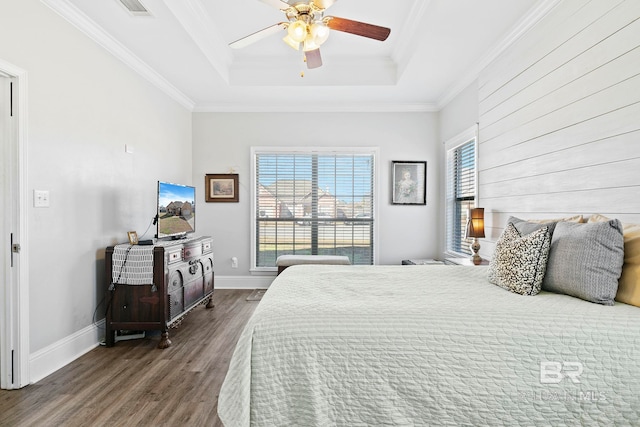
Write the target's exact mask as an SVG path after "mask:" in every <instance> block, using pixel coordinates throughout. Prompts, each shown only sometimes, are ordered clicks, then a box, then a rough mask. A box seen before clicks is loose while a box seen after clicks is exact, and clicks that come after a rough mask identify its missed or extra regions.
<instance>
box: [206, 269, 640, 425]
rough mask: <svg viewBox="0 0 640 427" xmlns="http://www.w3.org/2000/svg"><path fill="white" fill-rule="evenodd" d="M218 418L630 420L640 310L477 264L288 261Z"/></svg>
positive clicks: (236, 361)
mask: <svg viewBox="0 0 640 427" xmlns="http://www.w3.org/2000/svg"><path fill="white" fill-rule="evenodd" d="M218 413H219V416H220V419H221V420H222V421H223V423H224V424H225V426H227V427H233V426H249V425H251V426H333V425H339V426H373V425H376V426H378V425H401V426H414V425H469V426H476V425H638V422H639V420H640V308H638V307H634V306H632V305H627V304H623V303H619V302H616V303H615V304H614V305H612V306H605V305H601V304H594V303H592V302H587V301H584V300H581V299H579V298H575V297H572V296H567V295H560V294H556V293H550V292H545V291H541V292H540V293H539V294H538V295H536V296H535V297H530V296H523V295H518V294H515V293H513V292H508V291H506V290H505V289H502V288H501V287H498V286H495V285H493V284H491V283H489V282H488V281H487V267H461V266H444V265H442V266H440V265H433V266H319V265H318V266H304V265H300V266H294V267H291V268H289V269H287V270H286V271H285V272H283V273H282V274H281V275H280V276H278V277H277V278H276V279H275V281H274V282H273V284H272V285H271V287H270V288H269V290H268V291H267V292H266V294H265V296H264V298H263V300H262V301H261V302H260V304H259V306H258V307H257V308H256V311H255V313H254V315H253V317H252V318H251V319H250V321H249V322H248V324H247V325H246V328H245V329H244V331H243V333H242V335H241V337H240V338H239V341H238V344H237V347H236V349H235V353H234V355H233V358H232V360H231V363H230V368H229V371H228V374H227V377H226V379H225V382H224V385H223V387H222V389H221V392H220V396H219V400H218Z"/></svg>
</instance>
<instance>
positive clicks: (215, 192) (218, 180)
mask: <svg viewBox="0 0 640 427" xmlns="http://www.w3.org/2000/svg"><path fill="white" fill-rule="evenodd" d="M204 200H205V201H206V202H238V201H239V197H238V174H237V173H219V174H212V173H209V174H206V175H205V177H204Z"/></svg>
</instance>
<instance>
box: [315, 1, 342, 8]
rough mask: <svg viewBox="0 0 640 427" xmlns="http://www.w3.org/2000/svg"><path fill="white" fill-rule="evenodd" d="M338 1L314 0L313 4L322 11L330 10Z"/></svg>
mask: <svg viewBox="0 0 640 427" xmlns="http://www.w3.org/2000/svg"><path fill="white" fill-rule="evenodd" d="M336 1H337V0H313V4H314V5H316V7H318V8H320V9H328V8H329V7H330V6H332V5H333V4H334V3H335V2H336Z"/></svg>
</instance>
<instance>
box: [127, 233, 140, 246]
mask: <svg viewBox="0 0 640 427" xmlns="http://www.w3.org/2000/svg"><path fill="white" fill-rule="evenodd" d="M127 236H129V244H130V245H137V244H138V233H136V232H135V231H128V232H127Z"/></svg>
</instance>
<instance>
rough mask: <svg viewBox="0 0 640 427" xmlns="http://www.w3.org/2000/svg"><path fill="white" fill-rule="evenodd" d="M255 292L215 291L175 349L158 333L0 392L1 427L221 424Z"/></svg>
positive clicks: (182, 330) (174, 336) (181, 331)
mask: <svg viewBox="0 0 640 427" xmlns="http://www.w3.org/2000/svg"><path fill="white" fill-rule="evenodd" d="M250 293H251V290H226V289H220V290H216V291H215V292H214V296H213V300H214V304H215V308H213V309H210V310H207V309H205V308H204V307H198V308H196V309H195V310H193V311H192V312H191V313H190V314H189V315H188V316H187V317H186V319H185V320H184V321H183V322H182V324H181V325H180V327H179V328H177V329H172V330H170V331H169V337H170V339H171V341H172V342H173V345H172V346H171V347H169V348H167V349H165V350H159V349H157V348H156V345H157V344H158V340H159V339H160V336H159V334H156V333H153V332H152V333H148V334H147V336H146V337H145V338H143V339H137V340H131V341H121V342H118V343H116V345H115V346H114V347H111V348H106V347H103V346H100V347H98V348H95V349H93V350H92V351H90V352H89V353H87V354H85V355H84V356H82V357H80V358H79V359H77V360H75V361H73V362H72V363H70V364H69V365H67V366H65V367H64V368H62V369H60V370H59V371H57V372H55V373H53V374H51V375H49V376H48V377H46V378H44V379H42V380H41V381H39V382H38V383H37V384H33V385H30V386H27V387H25V388H23V389H20V390H0V425H1V426H20V427H23V426H65V427H75V426H178V425H180V426H182V425H189V426H205V425H206V426H216V427H218V426H222V423H221V422H220V419H219V418H218V415H217V404H218V394H219V392H220V387H221V386H222V382H223V381H224V378H225V375H226V373H227V369H228V367H229V360H230V359H231V355H232V353H233V350H234V348H235V345H236V342H237V341H238V337H239V336H240V333H241V332H242V328H243V327H244V325H245V324H246V323H247V321H248V320H249V318H250V317H251V315H252V314H253V311H254V310H255V308H256V307H257V306H258V302H256V301H246V300H245V299H246V297H247V296H249V294H250Z"/></svg>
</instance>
